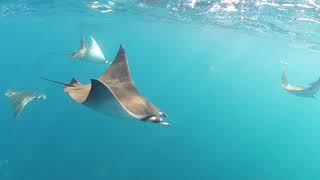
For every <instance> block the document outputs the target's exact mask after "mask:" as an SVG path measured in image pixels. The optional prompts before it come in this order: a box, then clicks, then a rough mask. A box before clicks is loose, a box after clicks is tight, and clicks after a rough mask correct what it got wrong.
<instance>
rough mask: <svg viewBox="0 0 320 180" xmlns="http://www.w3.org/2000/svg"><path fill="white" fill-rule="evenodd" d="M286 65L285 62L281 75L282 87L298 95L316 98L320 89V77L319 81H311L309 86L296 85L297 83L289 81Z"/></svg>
mask: <svg viewBox="0 0 320 180" xmlns="http://www.w3.org/2000/svg"><path fill="white" fill-rule="evenodd" d="M285 68H286V67H285V65H284V64H283V67H282V76H281V87H282V88H283V89H284V90H285V91H287V92H289V93H291V94H293V95H296V96H300V97H311V98H314V97H315V94H316V93H317V92H318V91H319V89H320V79H318V80H317V81H315V82H313V83H310V84H309V85H310V86H309V87H304V86H296V85H291V84H289V82H288V79H287V75H286V69H285Z"/></svg>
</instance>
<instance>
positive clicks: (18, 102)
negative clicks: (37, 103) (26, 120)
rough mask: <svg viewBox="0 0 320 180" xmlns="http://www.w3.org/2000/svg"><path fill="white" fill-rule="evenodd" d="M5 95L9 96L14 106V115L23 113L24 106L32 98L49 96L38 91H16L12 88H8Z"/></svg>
mask: <svg viewBox="0 0 320 180" xmlns="http://www.w3.org/2000/svg"><path fill="white" fill-rule="evenodd" d="M5 95H6V96H7V97H8V98H9V101H10V103H11V105H12V107H13V110H14V112H13V115H14V117H15V118H16V117H18V116H19V115H20V114H21V111H22V110H23V108H24V107H25V106H26V105H27V104H28V103H29V102H31V101H32V100H35V99H47V96H46V95H44V94H40V93H37V92H27V91H20V92H15V91H11V90H7V92H6V93H5Z"/></svg>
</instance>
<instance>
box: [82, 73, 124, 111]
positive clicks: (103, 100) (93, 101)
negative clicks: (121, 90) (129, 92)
mask: <svg viewBox="0 0 320 180" xmlns="http://www.w3.org/2000/svg"><path fill="white" fill-rule="evenodd" d="M83 104H84V105H86V106H88V107H89V108H91V109H94V110H96V111H98V112H101V113H103V114H106V115H113V116H126V114H127V112H126V111H125V110H124V108H123V107H122V106H121V104H120V103H119V102H118V100H117V98H116V97H115V96H114V94H113V93H112V92H111V91H110V89H109V88H108V87H107V86H106V85H105V84H103V83H102V82H100V81H99V80H96V79H91V89H90V92H89V95H88V97H87V99H86V100H85V101H84V102H83Z"/></svg>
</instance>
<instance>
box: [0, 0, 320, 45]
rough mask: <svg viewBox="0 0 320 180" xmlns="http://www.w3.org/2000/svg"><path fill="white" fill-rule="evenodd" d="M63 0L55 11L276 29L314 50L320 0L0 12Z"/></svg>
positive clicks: (221, 0) (100, 1) (23, 2)
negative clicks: (114, 14)
mask: <svg viewBox="0 0 320 180" xmlns="http://www.w3.org/2000/svg"><path fill="white" fill-rule="evenodd" d="M65 3H68V4H69V5H68V7H71V8H69V9H67V11H66V10H64V11H60V12H61V13H65V12H69V13H79V12H81V13H90V12H92V11H93V12H97V13H99V12H100V13H101V14H105V16H108V14H110V13H123V14H129V15H134V16H139V17H143V18H144V20H145V19H150V20H152V21H155V20H159V21H161V22H163V21H167V22H179V23H180V22H182V23H194V24H196V25H206V27H208V25H211V26H218V27H222V28H228V29H235V30H237V31H239V30H240V31H242V32H244V33H246V32H249V31H250V32H251V33H252V32H255V33H257V34H261V33H277V34H279V35H282V36H285V37H287V38H288V39H289V40H290V41H291V42H292V43H306V44H307V45H308V46H304V47H308V49H310V48H311V49H313V50H320V36H319V35H318V32H319V27H320V24H319V23H320V17H319V10H320V3H319V2H317V1H315V0H303V1H301V0H300V1H299V0H278V1H276V0H258V1H257V0H188V1H187V0H175V1H169V0H135V1H131V0H94V1H91V0H87V1H83V2H80V3H79V1H76V0H68V1H64V2H63V3H61V2H56V1H50V0H47V1H39V0H38V1H36V0H34V1H27V0H20V1H15V2H13V1H3V2H0V16H19V15H26V14H28V15H32V14H35V15H39V14H37V13H42V14H43V13H50V12H53V11H52V8H57V9H63V6H64V4H65ZM48 9H49V10H48ZM79 9H81V11H79Z"/></svg>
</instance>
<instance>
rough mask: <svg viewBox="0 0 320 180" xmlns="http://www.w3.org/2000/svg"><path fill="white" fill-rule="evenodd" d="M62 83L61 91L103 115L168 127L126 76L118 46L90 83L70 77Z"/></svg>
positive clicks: (124, 58)
mask: <svg viewBox="0 0 320 180" xmlns="http://www.w3.org/2000/svg"><path fill="white" fill-rule="evenodd" d="M44 79H46V80H48V81H51V82H55V83H59V84H63V85H64V91H65V92H66V93H68V94H69V96H70V97H71V98H72V99H73V100H75V101H76V102H78V103H80V104H83V105H85V106H87V107H89V108H91V109H94V110H95V111H98V112H101V113H103V114H106V115H113V116H118V117H119V116H121V117H128V116H129V117H134V118H136V119H139V120H142V121H149V122H153V123H159V124H161V125H166V126H169V125H170V124H169V123H168V122H165V121H164V120H163V119H162V118H163V117H167V115H166V114H165V113H163V112H161V111H160V110H159V109H158V108H157V107H156V106H155V105H153V104H152V103H151V102H149V101H148V100H147V99H146V98H145V97H143V96H141V95H140V93H139V92H138V90H137V89H136V87H135V85H134V83H133V81H132V79H131V75H130V70H129V66H128V61H127V57H126V53H125V50H124V48H123V47H122V46H120V49H119V51H118V54H117V56H116V58H115V60H114V61H113V63H112V64H111V66H110V67H109V68H108V69H107V70H106V71H105V73H103V74H102V75H101V76H100V77H99V78H98V79H91V83H90V84H81V83H80V82H79V81H77V80H75V79H72V80H71V82H70V83H61V82H57V81H52V80H49V79H47V78H44Z"/></svg>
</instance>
